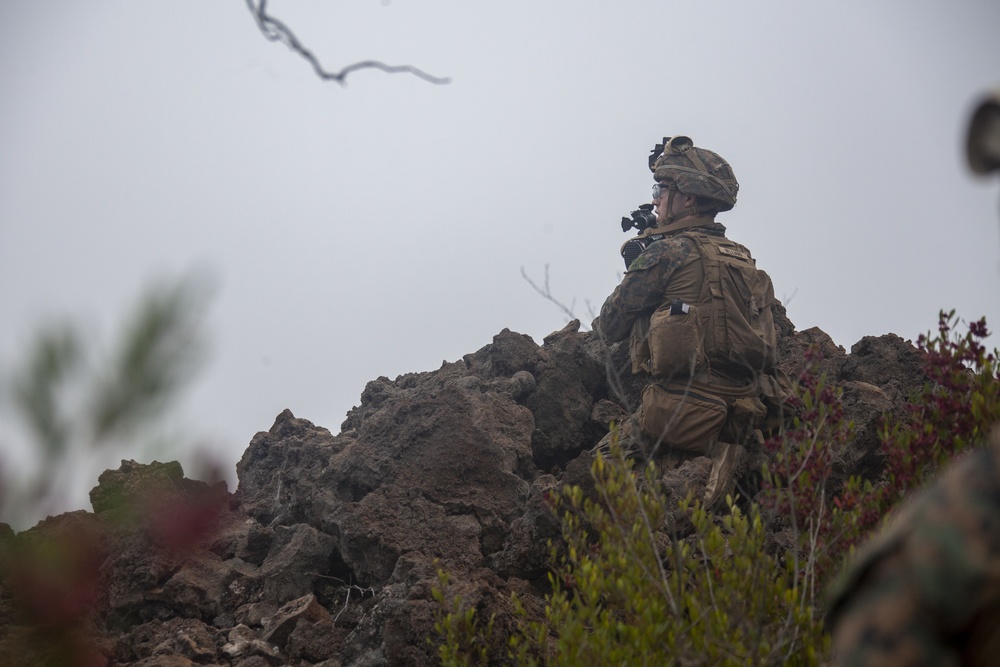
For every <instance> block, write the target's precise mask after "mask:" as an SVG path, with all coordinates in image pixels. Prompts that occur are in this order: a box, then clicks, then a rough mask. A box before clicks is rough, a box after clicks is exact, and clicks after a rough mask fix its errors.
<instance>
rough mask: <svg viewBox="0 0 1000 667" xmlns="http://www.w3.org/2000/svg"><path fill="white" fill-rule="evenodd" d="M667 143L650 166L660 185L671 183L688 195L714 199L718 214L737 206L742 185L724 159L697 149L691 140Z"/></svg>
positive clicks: (669, 140) (684, 139) (672, 140)
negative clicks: (661, 182) (660, 182)
mask: <svg viewBox="0 0 1000 667" xmlns="http://www.w3.org/2000/svg"><path fill="white" fill-rule="evenodd" d="M664 143H665V144H666V145H665V146H664V149H663V154H662V155H660V156H659V157H658V158H657V159H656V160H655V161H654V162H653V164H652V165H650V171H652V172H653V177H654V178H655V179H656V180H657V181H670V182H672V183H674V184H676V186H677V189H678V190H680V191H681V192H683V193H684V194H686V195H696V196H698V197H706V198H708V199H712V200H714V201H715V202H717V204H718V206H717V207H716V208H717V209H718V210H719V211H728V210H730V209H731V208H733V207H734V206H735V205H736V195H737V193H739V190H740V184H739V183H738V182H737V181H736V175H735V174H734V173H733V168H732V167H731V166H729V163H728V162H726V161H725V159H723V158H722V156H721V155H719V154H718V153H715V152H713V151H710V150H707V149H705V148H696V147H695V146H694V144H693V142H692V141H691V139H689V138H688V137H672V138H669V137H668V138H664Z"/></svg>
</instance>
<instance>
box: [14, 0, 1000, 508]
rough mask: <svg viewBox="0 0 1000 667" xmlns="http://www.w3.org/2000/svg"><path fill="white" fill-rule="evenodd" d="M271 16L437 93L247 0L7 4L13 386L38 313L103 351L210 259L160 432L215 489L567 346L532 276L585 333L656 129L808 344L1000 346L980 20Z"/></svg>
mask: <svg viewBox="0 0 1000 667" xmlns="http://www.w3.org/2000/svg"><path fill="white" fill-rule="evenodd" d="M269 9H270V11H271V12H272V13H273V14H274V15H275V16H277V17H278V18H280V19H282V20H283V21H285V22H286V23H287V24H288V25H290V26H291V27H292V28H293V29H294V30H295V31H296V33H297V35H298V36H299V38H300V39H301V40H302V41H303V42H304V43H305V44H306V45H307V46H309V47H310V48H312V49H313V50H314V51H315V52H316V54H317V55H318V56H319V57H320V58H321V60H323V62H324V64H326V65H327V66H328V67H329V68H330V69H336V68H339V67H341V66H343V65H345V64H348V63H350V62H353V61H356V60H362V59H369V58H371V59H378V60H382V61H384V62H386V63H389V64H403V63H406V64H412V65H416V66H418V67H421V68H423V69H424V70H426V71H428V72H431V73H433V74H435V75H439V76H448V77H451V78H452V79H453V82H452V83H451V84H450V85H447V86H434V85H430V84H427V83H425V82H423V81H421V80H419V79H416V78H414V77H411V76H408V75H386V74H382V73H379V72H376V71H372V70H369V71H361V72H358V73H355V74H353V75H352V76H351V77H350V78H349V79H348V85H347V87H346V88H341V87H340V86H338V85H336V84H332V83H323V82H321V81H320V80H319V79H317V78H316V76H315V75H314V74H313V72H312V70H311V69H310V68H309V66H308V65H307V63H306V62H305V61H304V60H302V59H300V58H299V57H298V56H296V55H295V54H293V53H291V52H290V51H289V50H288V49H286V48H285V47H284V46H282V45H279V44H275V43H271V42H268V41H266V40H265V39H264V38H263V37H262V35H261V34H260V33H259V31H258V30H257V27H256V26H255V24H254V22H253V20H252V17H251V16H250V14H249V12H248V10H247V8H246V6H245V4H244V2H241V1H240V0H229V1H227V2H222V1H221V0H216V1H215V2H207V1H206V0H144V1H143V2H132V1H128V0H117V1H110V0H91V1H90V2H87V3H81V2H68V1H62V2H56V1H53V0H30V1H28V0H20V1H18V0H0V89H2V94H0V147H2V149H0V303H2V304H3V310H4V316H3V318H2V319H0V373H2V374H3V377H4V378H6V377H7V375H8V373H9V371H10V369H11V367H12V366H13V364H14V363H15V362H16V361H17V358H18V355H19V354H20V353H23V351H24V350H25V349H26V346H27V343H28V341H29V340H30V339H31V337H32V334H33V333H34V332H35V331H37V329H38V327H39V326H40V325H41V324H42V323H43V322H45V321H48V320H50V319H53V318H56V317H71V318H75V319H77V320H78V321H80V322H82V323H83V324H84V325H85V326H86V328H87V330H88V331H89V332H90V333H91V334H92V335H93V337H94V339H95V340H99V341H101V342H102V344H103V345H105V346H106V347H109V346H110V345H111V343H112V341H113V334H114V332H115V331H116V328H117V326H118V325H119V324H120V322H121V321H122V318H123V317H124V316H125V314H126V313H127V312H128V310H129V308H130V306H132V305H133V304H134V302H135V300H136V299H137V298H138V297H139V296H140V294H142V292H143V291H144V289H145V288H146V287H147V286H148V285H149V284H150V283H151V281H153V280H155V279H158V278H164V277H166V278H179V277H182V276H184V275H187V274H189V273H190V272H192V271H203V272H207V273H209V274H210V275H212V276H213V278H214V280H215V283H216V285H217V289H216V293H215V297H214V299H213V300H212V302H211V307H210V310H209V315H208V319H207V332H208V335H209V340H210V355H211V356H210V358H209V359H210V361H209V363H208V365H207V366H206V367H205V368H204V370H203V371H202V373H201V375H200V376H199V378H198V380H197V382H196V383H195V384H194V385H193V387H192V388H191V390H190V391H189V392H188V393H187V394H186V396H185V399H184V401H183V403H182V405H181V406H180V409H179V410H178V411H177V412H176V421H175V422H174V423H173V424H172V426H171V428H173V429H175V430H177V431H179V432H183V434H185V437H187V438H189V439H191V440H192V441H194V442H197V443H199V446H201V447H203V448H206V449H207V450H209V451H211V452H213V453H214V454H215V456H216V457H217V458H219V459H220V460H221V461H222V463H223V464H224V465H226V466H227V473H228V474H229V477H230V479H231V480H233V479H235V472H234V468H233V467H234V466H235V463H236V461H237V460H238V458H239V457H240V455H241V454H242V452H243V450H244V449H245V448H246V445H247V443H248V442H249V440H250V439H251V437H252V436H253V435H254V433H255V432H257V431H259V430H266V429H267V428H269V427H270V425H271V423H272V421H273V419H274V417H275V416H276V415H277V414H278V413H279V412H280V411H281V410H282V409H284V408H291V409H292V411H293V412H294V413H295V414H296V415H297V416H300V417H305V418H307V419H310V420H311V421H313V422H315V423H317V424H320V425H323V426H326V427H327V428H329V429H330V430H332V431H334V432H337V431H338V430H339V426H340V423H341V421H342V420H343V419H344V416H345V413H346V412H347V410H348V409H350V408H351V407H352V406H353V405H355V404H357V403H358V402H359V396H360V393H361V391H362V389H363V388H364V385H365V383H366V382H367V381H368V380H371V379H374V378H376V377H378V376H380V375H386V376H388V377H391V378H392V377H396V376H397V375H399V374H402V373H406V372H412V371H426V370H432V369H435V368H437V367H438V366H439V365H440V364H441V362H442V361H443V360H447V361H454V360H456V359H459V358H461V356H462V355H463V354H465V353H468V352H472V351H474V350H476V349H478V348H480V347H482V346H483V345H485V344H487V343H489V342H490V341H491V339H492V337H493V336H494V335H495V334H496V333H498V332H499V331H500V330H501V329H503V328H505V327H507V328H510V329H512V330H514V331H518V332H521V333H526V334H529V335H531V336H532V337H533V338H534V339H535V340H536V341H538V342H541V338H542V337H543V336H544V335H545V334H547V333H549V332H550V331H553V330H555V329H558V328H560V327H562V326H563V324H564V323H565V322H566V319H567V318H566V317H565V316H564V315H563V314H562V313H560V312H559V311H558V310H557V309H556V308H555V307H554V306H552V304H550V303H548V302H546V301H545V300H543V299H542V298H540V297H539V296H537V295H536V294H535V293H534V292H533V291H532V289H531V288H530V287H529V286H528V284H527V283H526V282H525V281H524V280H523V279H522V277H521V275H520V271H521V267H524V268H525V270H526V271H527V272H528V273H529V275H531V276H533V277H534V278H536V279H537V280H542V278H543V276H544V268H545V266H546V264H547V265H549V270H550V275H551V287H552V290H553V292H554V293H555V295H556V296H558V297H559V298H560V299H562V300H564V301H565V302H567V303H570V302H574V301H575V305H576V310H577V312H578V313H579V314H580V315H581V319H583V320H584V322H585V324H589V322H590V319H591V315H590V314H589V313H588V304H589V307H592V308H593V309H594V310H596V309H599V308H600V304H601V303H602V302H603V300H604V298H605V297H606V296H607V295H608V294H609V293H610V292H611V291H612V289H613V288H614V286H615V285H616V284H617V283H618V281H619V280H620V276H621V270H622V260H621V258H620V256H619V254H618V248H619V246H620V244H621V243H622V242H623V241H624V240H625V239H626V238H627V236H626V235H624V234H622V232H621V229H620V226H619V220H620V218H621V216H622V215H625V214H627V213H628V212H629V211H630V210H632V209H634V208H635V207H636V206H637V205H638V204H641V203H643V202H645V201H647V200H648V198H649V188H650V185H651V183H652V178H651V175H650V173H649V171H648V169H647V167H646V155H647V154H648V151H649V149H650V148H651V147H652V145H653V144H654V143H655V142H656V141H657V140H658V139H659V138H661V137H662V136H664V135H671V134H687V135H689V136H691V137H692V138H693V139H694V141H695V143H696V145H699V146H703V147H705V148H710V149H712V150H715V151H717V152H718V153H720V154H721V155H723V156H724V157H725V158H726V159H728V160H729V161H730V163H731V164H732V165H733V168H734V170H735V172H736V175H737V178H738V179H739V181H740V184H741V188H740V196H739V203H738V204H737V206H736V208H735V210H733V211H731V212H728V213H725V214H722V215H721V216H720V218H719V221H720V222H723V223H725V224H726V225H727V226H728V228H729V234H730V236H731V237H732V238H735V239H736V240H738V241H740V242H742V243H745V244H746V245H748V246H749V247H750V248H751V250H752V251H753V252H754V255H755V256H756V257H757V259H758V264H759V266H761V267H762V268H764V269H765V270H767V271H768V273H770V275H771V277H772V279H773V281H774V285H775V290H776V292H777V295H778V297H779V298H780V299H782V300H783V301H784V302H785V304H786V306H787V308H788V313H789V316H790V317H791V319H792V321H793V322H794V323H795V324H796V326H797V327H798V328H799V329H805V328H808V327H811V326H818V327H820V328H822V329H823V330H824V331H826V332H827V333H829V334H830V335H831V336H833V338H834V339H835V340H836V342H837V343H839V344H841V345H843V346H844V347H846V348H850V346H851V345H853V344H854V343H855V342H856V341H857V340H858V339H860V338H861V337H862V336H864V335H869V334H871V335H881V334H884V333H887V332H894V333H897V334H899V335H900V336H903V337H905V338H910V339H914V338H916V336H917V335H918V334H920V333H922V332H925V331H927V330H929V329H931V328H933V327H935V325H936V321H937V312H938V310H939V309H941V308H956V309H957V310H958V313H959V314H960V315H961V316H963V317H965V318H970V319H972V318H978V317H980V316H983V315H985V316H986V317H987V321H988V322H989V323H992V325H993V327H997V326H1000V303H998V299H997V294H998V286H1000V285H998V282H1000V239H998V236H1000V231H998V230H1000V223H998V216H997V213H998V206H997V205H998V200H1000V193H998V187H997V184H996V182H995V180H994V181H990V180H977V179H974V178H973V177H972V176H970V175H968V174H967V171H966V169H965V167H964V163H963V155H962V152H961V151H962V139H963V133H964V130H965V121H966V119H967V116H968V114H969V111H970V108H971V106H972V104H973V103H974V101H975V100H976V99H977V98H978V96H979V95H980V94H981V93H982V92H983V91H985V90H986V89H988V88H990V87H992V86H995V85H998V84H1000V40H997V39H996V35H997V32H998V30H1000V3H997V2H995V1H994V0H975V1H956V2H948V3H945V2H930V1H927V0H917V1H914V0H905V1H904V0H898V1H894V2H889V1H887V2H869V1H861V0H848V1H842V0H841V1H837V2H827V3H814V2H801V1H800V0H789V1H775V2H770V1H767V2H765V1H761V2H752V3H751V2H746V1H745V0H725V1H724V0H719V1H716V2H664V1H662V0H660V1H654V0H618V1H616V2H614V3H611V2H605V3H599V2H590V3H581V2H569V1H568V0H542V1H540V0H530V1H529V0H504V1H503V2H469V1H468V0H461V1H460V0H428V1H426V2H408V1H404V0H396V1H394V2H389V1H388V0H383V1H382V2H375V1H372V0H366V1H361V0H355V1H353V2H294V3H293V2H287V1H286V2H282V1H274V2H272V3H270V5H269ZM994 344H995V343H994ZM4 414H5V415H6V416H5V419H4V420H3V424H2V425H0V444H2V445H3V448H4V452H5V454H6V456H7V458H8V459H12V458H15V457H16V450H17V443H18V442H19V441H20V436H19V435H18V434H17V432H16V430H15V429H14V427H13V426H11V425H10V424H9V419H7V417H9V413H4ZM189 456H190V452H188V453H182V454H181V455H180V458H181V460H182V462H183V461H185V460H187V459H186V458H185V457H189ZM92 464H93V465H94V466H96V467H98V468H103V467H115V466H116V465H117V461H115V460H111V461H106V462H105V461H96V460H95V461H93V462H92ZM94 480H95V477H90V478H88V479H87V480H85V481H84V482H83V483H82V487H85V488H87V489H89V487H90V486H91V485H92V484H93V482H94ZM83 504H84V503H83V501H81V503H80V505H81V506H83Z"/></svg>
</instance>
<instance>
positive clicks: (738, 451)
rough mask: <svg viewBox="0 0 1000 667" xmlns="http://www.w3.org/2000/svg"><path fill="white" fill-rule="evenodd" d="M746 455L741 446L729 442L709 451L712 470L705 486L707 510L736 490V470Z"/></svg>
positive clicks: (717, 444)
mask: <svg viewBox="0 0 1000 667" xmlns="http://www.w3.org/2000/svg"><path fill="white" fill-rule="evenodd" d="M745 454H746V450H745V449H743V447H741V446H740V445H733V444H730V443H727V442H717V443H715V444H714V445H712V448H711V450H709V455H710V457H711V459H712V470H711V471H710V472H709V473H708V484H706V485H705V509H709V510H710V509H712V508H713V507H715V506H716V505H717V504H718V503H719V502H720V501H722V500H725V498H726V496H728V495H730V494H731V493H732V492H733V491H734V490H735V489H736V470H737V468H738V467H739V464H740V462H741V461H742V460H743V457H744V455H745Z"/></svg>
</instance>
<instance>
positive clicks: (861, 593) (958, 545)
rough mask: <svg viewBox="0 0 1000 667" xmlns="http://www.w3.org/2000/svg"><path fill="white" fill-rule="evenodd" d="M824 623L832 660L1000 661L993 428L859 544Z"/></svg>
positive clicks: (999, 455) (999, 468)
mask: <svg viewBox="0 0 1000 667" xmlns="http://www.w3.org/2000/svg"><path fill="white" fill-rule="evenodd" d="M827 623H828V625H829V627H831V628H832V631H833V638H834V652H835V664H836V665H843V666H854V665H859V666H861V665H866V666H867V665H996V664H1000V437H998V436H997V434H994V436H993V437H992V438H991V442H990V445H989V447H987V448H986V449H983V450H980V451H976V452H974V453H972V454H970V455H968V456H966V457H965V458H964V459H962V460H961V461H959V462H958V463H956V464H953V465H952V466H951V467H950V468H949V469H948V470H947V471H946V472H945V473H944V474H943V475H942V476H941V477H940V478H939V479H938V481H937V482H936V483H935V484H933V485H932V486H930V487H928V488H927V489H926V490H924V491H923V492H921V494H920V495H919V496H917V497H916V498H914V499H913V500H912V501H910V502H908V503H907V504H906V505H905V506H904V507H903V508H902V509H901V510H900V512H899V513H898V515H897V516H896V517H895V518H894V519H893V520H892V522H891V523H890V525H889V527H888V528H887V529H886V530H885V532H884V533H883V534H882V535H880V536H879V537H877V538H876V539H875V540H873V541H872V542H870V543H869V544H868V545H866V546H865V547H864V548H863V550H862V551H861V553H860V554H859V556H858V558H857V560H856V562H855V563H854V565H853V566H852V567H851V568H850V569H849V570H848V571H847V572H846V573H845V575H844V576H843V577H842V578H841V580H840V581H839V582H838V584H837V586H836V587H835V589H834V591H833V595H832V597H831V606H830V611H829V613H828V616H827Z"/></svg>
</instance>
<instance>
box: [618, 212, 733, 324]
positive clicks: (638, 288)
mask: <svg viewBox="0 0 1000 667" xmlns="http://www.w3.org/2000/svg"><path fill="white" fill-rule="evenodd" d="M704 220H705V225H704V226H702V227H698V230H699V231H702V232H705V233H708V234H712V235H716V236H725V234H726V227H725V226H724V225H722V224H719V223H718V222H715V221H713V220H712V219H710V218H704ZM694 250H695V247H694V242H693V241H691V239H689V238H687V237H685V236H668V237H667V238H665V239H662V240H660V241H656V242H654V243H652V244H650V246H649V247H648V248H646V251H645V252H644V253H642V254H641V255H639V256H638V257H636V259H635V261H634V262H632V265H631V266H629V270H628V273H626V274H625V278H624V279H623V280H622V282H621V284H620V285H618V287H616V288H615V291H614V292H612V293H611V296H609V297H608V298H607V300H606V301H605V302H604V305H603V306H602V307H601V319H600V327H601V333H602V334H603V335H604V337H605V338H606V339H607V340H608V341H609V342H612V343H615V342H618V341H620V340H625V338H626V337H628V336H629V334H630V333H631V332H632V325H633V323H634V322H635V320H636V319H637V318H639V317H641V316H643V315H648V314H649V312H650V311H652V310H653V309H655V308H656V307H657V306H659V305H660V304H661V303H662V302H663V295H664V294H665V293H666V292H667V284H668V283H669V282H670V278H671V276H673V275H674V273H675V272H676V271H677V270H678V269H680V268H681V267H682V266H683V265H684V264H685V263H686V262H687V261H689V260H690V259H691V257H690V255H691V252H692V251H694ZM695 259H697V258H695Z"/></svg>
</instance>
